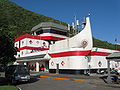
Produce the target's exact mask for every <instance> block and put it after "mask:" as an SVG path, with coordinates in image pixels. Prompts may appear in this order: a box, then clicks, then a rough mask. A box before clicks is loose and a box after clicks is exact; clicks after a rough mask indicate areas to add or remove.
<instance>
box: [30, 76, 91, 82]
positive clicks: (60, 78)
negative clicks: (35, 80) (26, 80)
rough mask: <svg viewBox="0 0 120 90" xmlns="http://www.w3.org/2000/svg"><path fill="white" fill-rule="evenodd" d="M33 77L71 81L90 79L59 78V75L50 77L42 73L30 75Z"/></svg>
mask: <svg viewBox="0 0 120 90" xmlns="http://www.w3.org/2000/svg"><path fill="white" fill-rule="evenodd" d="M32 76H35V77H44V78H52V79H60V80H71V81H80V82H83V81H86V80H90V79H72V78H60V77H51V76H43V75H32Z"/></svg>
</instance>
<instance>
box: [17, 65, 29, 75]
mask: <svg viewBox="0 0 120 90" xmlns="http://www.w3.org/2000/svg"><path fill="white" fill-rule="evenodd" d="M15 73H20V74H25V73H29V69H28V68H27V66H24V65H23V66H22V65H21V66H19V65H18V66H17V67H16V70H15Z"/></svg>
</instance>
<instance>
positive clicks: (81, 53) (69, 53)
mask: <svg viewBox="0 0 120 90" xmlns="http://www.w3.org/2000/svg"><path fill="white" fill-rule="evenodd" d="M89 53H90V50H87V51H67V52H60V53H52V54H50V56H51V57H52V58H56V57H67V56H86V55H88V54H89Z"/></svg>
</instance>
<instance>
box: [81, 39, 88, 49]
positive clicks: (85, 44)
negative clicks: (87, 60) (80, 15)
mask: <svg viewBox="0 0 120 90" xmlns="http://www.w3.org/2000/svg"><path fill="white" fill-rule="evenodd" d="M81 44H82V47H83V48H85V47H86V46H87V45H88V41H87V40H83V41H82V42H81Z"/></svg>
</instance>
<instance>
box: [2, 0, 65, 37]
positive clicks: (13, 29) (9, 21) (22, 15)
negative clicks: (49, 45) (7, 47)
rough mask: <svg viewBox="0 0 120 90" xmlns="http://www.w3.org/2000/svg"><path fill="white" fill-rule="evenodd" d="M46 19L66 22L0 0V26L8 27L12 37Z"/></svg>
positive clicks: (27, 30)
mask: <svg viewBox="0 0 120 90" xmlns="http://www.w3.org/2000/svg"><path fill="white" fill-rule="evenodd" d="M46 21H51V22H56V23H61V24H64V25H65V24H66V23H64V22H61V21H59V20H56V19H53V18H50V17H47V16H44V15H40V14H37V13H34V12H31V11H29V10H26V9H24V8H22V7H20V6H18V5H17V4H15V3H13V2H11V1H10V0H0V27H1V28H3V27H5V28H8V30H9V31H10V33H11V34H13V37H14V38H16V37H17V36H20V35H23V34H25V33H31V32H30V30H31V28H32V27H33V26H35V25H37V24H39V23H40V22H46Z"/></svg>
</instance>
